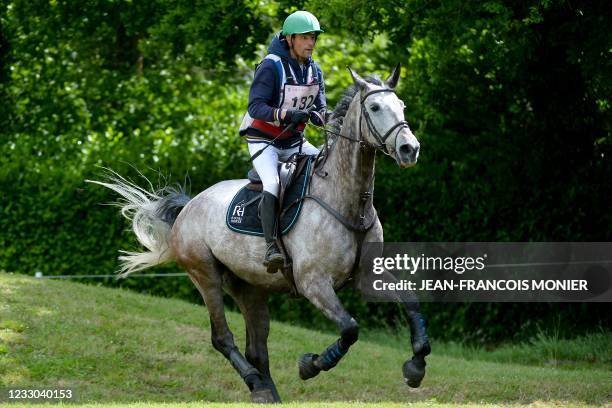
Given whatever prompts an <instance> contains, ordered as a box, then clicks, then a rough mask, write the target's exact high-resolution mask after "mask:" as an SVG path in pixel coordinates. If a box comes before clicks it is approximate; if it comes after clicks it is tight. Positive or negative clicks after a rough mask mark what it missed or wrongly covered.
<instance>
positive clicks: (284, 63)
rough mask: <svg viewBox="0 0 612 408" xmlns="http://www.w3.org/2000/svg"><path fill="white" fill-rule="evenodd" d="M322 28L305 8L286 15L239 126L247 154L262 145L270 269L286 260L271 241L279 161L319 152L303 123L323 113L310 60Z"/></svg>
mask: <svg viewBox="0 0 612 408" xmlns="http://www.w3.org/2000/svg"><path fill="white" fill-rule="evenodd" d="M322 32H323V30H321V27H320V25H319V21H318V20H317V18H316V17H315V16H314V15H312V14H311V13H309V12H307V11H296V12H295V13H293V14H291V15H289V16H288V17H287V18H286V19H285V22H284V24H283V29H282V31H281V32H280V33H277V34H276V35H275V36H274V38H273V39H272V42H271V43H270V45H269V46H268V55H267V56H266V57H265V58H264V59H263V60H262V61H261V63H260V64H259V65H258V66H257V68H256V69H255V78H254V79H253V83H252V85H251V90H250V93H249V106H248V112H247V113H246V114H245V116H244V119H243V121H242V125H241V126H240V134H241V135H242V136H246V141H247V142H248V146H249V153H250V154H251V156H253V155H254V154H256V153H257V152H259V151H260V150H262V149H264V148H265V150H264V151H263V152H262V153H260V154H259V156H258V157H257V158H255V160H253V166H254V167H255V170H257V173H258V174H259V177H260V178H261V181H262V184H263V193H262V199H261V204H260V218H261V224H262V229H263V234H264V237H265V239H266V243H267V244H268V246H267V250H266V254H265V258H264V265H266V266H268V271H270V272H276V270H277V268H278V267H281V266H282V265H283V263H284V257H283V255H282V254H281V253H280V251H279V249H278V247H277V246H276V243H275V233H276V226H275V221H276V212H277V205H278V194H279V180H278V172H277V165H278V161H279V160H280V161H286V160H287V159H288V158H289V157H290V156H291V155H293V154H294V153H297V152H299V150H300V148H301V151H302V152H303V153H304V154H317V153H319V150H318V149H317V148H316V147H314V146H313V145H312V144H310V143H309V142H308V141H307V140H306V139H305V138H304V127H305V125H306V122H308V120H309V119H310V120H311V121H312V122H313V123H315V124H317V125H322V124H323V123H322V122H323V119H322V118H324V114H325V108H326V101H325V85H324V83H323V73H322V72H321V68H320V67H319V65H318V64H317V63H315V62H314V61H313V60H312V58H311V56H312V52H313V51H314V48H315V45H316V43H317V37H318V35H319V33H322ZM317 112H318V114H317ZM290 125H291V126H293V127H292V128H290V129H287V130H285V129H286V128H287V127H288V126H290ZM268 145H270V146H269V147H267V146H268Z"/></svg>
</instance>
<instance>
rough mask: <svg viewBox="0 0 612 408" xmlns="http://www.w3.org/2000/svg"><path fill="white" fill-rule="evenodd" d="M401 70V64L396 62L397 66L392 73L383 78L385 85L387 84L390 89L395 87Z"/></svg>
mask: <svg viewBox="0 0 612 408" xmlns="http://www.w3.org/2000/svg"><path fill="white" fill-rule="evenodd" d="M401 70H402V66H401V64H400V63H399V62H398V63H397V66H396V67H395V69H394V70H393V73H392V74H391V75H390V76H389V78H387V79H386V80H385V85H387V86H388V87H389V88H391V89H395V87H396V86H397V82H398V81H399V77H400V72H401Z"/></svg>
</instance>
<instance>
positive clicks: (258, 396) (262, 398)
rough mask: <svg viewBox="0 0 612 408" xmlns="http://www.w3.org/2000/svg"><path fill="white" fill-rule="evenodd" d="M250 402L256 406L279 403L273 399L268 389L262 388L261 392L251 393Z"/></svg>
mask: <svg viewBox="0 0 612 408" xmlns="http://www.w3.org/2000/svg"><path fill="white" fill-rule="evenodd" d="M251 402H254V403H256V404H271V403H274V402H280V401H277V400H276V398H274V394H272V390H270V389H268V388H264V389H261V390H257V391H252V392H251Z"/></svg>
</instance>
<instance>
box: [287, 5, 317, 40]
mask: <svg viewBox="0 0 612 408" xmlns="http://www.w3.org/2000/svg"><path fill="white" fill-rule="evenodd" d="M313 31H314V32H315V33H322V32H323V30H321V26H320V25H319V20H317V18H316V17H315V16H314V15H312V14H311V13H309V12H307V11H296V12H294V13H291V14H290V15H289V17H287V18H286V19H285V23H284V24H283V31H282V34H283V35H291V34H304V33H310V32H313Z"/></svg>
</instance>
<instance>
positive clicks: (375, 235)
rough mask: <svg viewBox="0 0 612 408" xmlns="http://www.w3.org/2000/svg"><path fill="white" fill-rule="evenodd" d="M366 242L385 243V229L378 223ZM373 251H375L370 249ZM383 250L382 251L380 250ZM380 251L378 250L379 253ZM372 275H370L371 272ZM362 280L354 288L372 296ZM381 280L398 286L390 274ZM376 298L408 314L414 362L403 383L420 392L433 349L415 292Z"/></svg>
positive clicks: (384, 293)
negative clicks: (400, 305)
mask: <svg viewBox="0 0 612 408" xmlns="http://www.w3.org/2000/svg"><path fill="white" fill-rule="evenodd" d="M364 242H383V233H382V226H381V225H380V222H379V221H377V222H376V223H375V224H374V226H373V227H372V229H371V230H370V231H368V233H367V234H366V236H365V239H364ZM370 249H371V250H374V248H370ZM380 249H382V248H380ZM377 250H378V249H377ZM364 251H365V249H364V248H363V247H362V252H361V255H362V256H361V259H360V261H359V263H360V265H359V266H360V268H359V270H360V271H361V273H368V271H367V270H366V269H367V268H365V267H364V265H363V262H364V259H365V258H364V255H365V252H364ZM380 255H381V254H369V258H371V257H372V256H380ZM369 273H371V272H369ZM361 278H362V277H361V276H357V277H356V279H353V281H352V282H353V284H354V286H355V288H356V289H357V290H359V291H361V292H365V293H367V294H368V295H369V296H372V295H373V292H372V290H368V289H371V288H365V287H361V284H365V283H366V282H369V281H370V280H369V279H361ZM378 279H382V280H383V281H384V282H397V279H396V278H395V277H394V276H393V275H392V274H391V273H389V272H387V271H385V272H383V274H382V275H378ZM374 293H375V294H376V296H379V299H377V300H380V301H387V302H399V303H401V304H402V306H403V307H404V310H405V311H406V317H407V319H408V325H409V327H410V343H411V346H412V352H413V356H412V358H411V359H409V360H406V362H404V365H403V367H402V371H403V374H404V380H405V381H406V384H408V386H409V387H412V388H417V387H419V386H420V385H421V381H422V380H423V378H424V377H425V365H426V363H425V357H426V356H427V355H429V354H430V353H431V346H430V344H429V338H428V337H427V330H426V328H425V318H424V317H423V315H422V314H421V311H420V306H419V300H418V299H417V297H416V295H415V294H414V292H412V291H408V290H406V291H381V292H378V291H377V292H374Z"/></svg>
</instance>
